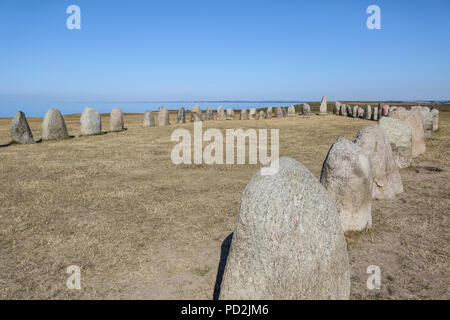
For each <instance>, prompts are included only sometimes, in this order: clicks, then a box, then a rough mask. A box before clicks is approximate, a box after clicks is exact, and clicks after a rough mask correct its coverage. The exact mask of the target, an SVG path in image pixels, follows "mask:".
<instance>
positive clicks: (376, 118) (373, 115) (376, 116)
mask: <svg viewBox="0 0 450 320" xmlns="http://www.w3.org/2000/svg"><path fill="white" fill-rule="evenodd" d="M378 115H379V113H378V107H373V113H372V120H374V121H378Z"/></svg>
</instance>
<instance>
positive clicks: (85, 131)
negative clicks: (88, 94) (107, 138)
mask: <svg viewBox="0 0 450 320" xmlns="http://www.w3.org/2000/svg"><path fill="white" fill-rule="evenodd" d="M80 124H81V128H80V133H81V135H83V136H88V135H92V134H99V133H101V132H102V118H101V115H100V112H98V111H97V110H95V109H92V108H91V107H86V108H85V109H84V111H83V114H82V115H81V118H80Z"/></svg>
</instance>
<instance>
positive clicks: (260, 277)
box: [220, 158, 350, 300]
mask: <svg viewBox="0 0 450 320" xmlns="http://www.w3.org/2000/svg"><path fill="white" fill-rule="evenodd" d="M349 294H350V270H349V260H348V254H347V243H346V241H345V238H344V233H343V231H342V228H341V225H340V222H339V215H338V212H337V210H336V206H335V204H334V202H333V200H332V199H331V198H330V195H329V193H328V192H327V190H326V189H325V188H324V187H323V186H322V185H321V184H320V183H319V181H318V180H317V178H315V177H314V175H313V174H312V173H311V172H310V171H309V170H308V169H307V168H306V167H304V166H303V165H302V164H300V163H299V162H297V161H296V160H294V159H292V158H280V159H279V170H278V171H277V172H276V173H275V174H273V175H262V174H261V171H258V172H257V173H256V174H255V175H254V176H253V177H252V178H251V180H250V182H249V183H248V184H247V186H246V188H245V190H244V193H243V195H242V198H241V207H240V211H239V217H238V221H237V226H236V230H235V231H234V234H233V239H232V243H231V247H230V252H229V255H228V258H227V264H226V267H225V272H224V275H223V280H222V285H221V291H220V299H224V300H230V299H238V300H246V299H250V300H272V299H274V300H275V299H277V300H278V299H287V300H292V299H294V300H304V299H348V298H349Z"/></svg>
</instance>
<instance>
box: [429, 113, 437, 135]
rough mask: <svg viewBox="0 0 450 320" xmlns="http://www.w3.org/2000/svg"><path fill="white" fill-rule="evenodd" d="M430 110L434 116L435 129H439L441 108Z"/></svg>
mask: <svg viewBox="0 0 450 320" xmlns="http://www.w3.org/2000/svg"><path fill="white" fill-rule="evenodd" d="M430 112H431V116H432V117H433V131H436V130H438V129H439V110H438V109H432V110H431V111H430Z"/></svg>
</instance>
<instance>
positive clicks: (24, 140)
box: [11, 111, 36, 144]
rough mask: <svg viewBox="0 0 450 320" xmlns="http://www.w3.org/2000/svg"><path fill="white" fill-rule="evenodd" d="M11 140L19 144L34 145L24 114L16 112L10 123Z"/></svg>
mask: <svg viewBox="0 0 450 320" xmlns="http://www.w3.org/2000/svg"><path fill="white" fill-rule="evenodd" d="M11 138H12V141H13V142H17V143H20V144H34V143H36V142H35V141H34V139H33V134H32V133H31V129H30V126H29V125H28V121H27V118H26V117H25V113H23V112H22V111H19V112H17V114H16V116H15V118H14V119H13V120H12V121H11Z"/></svg>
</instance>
